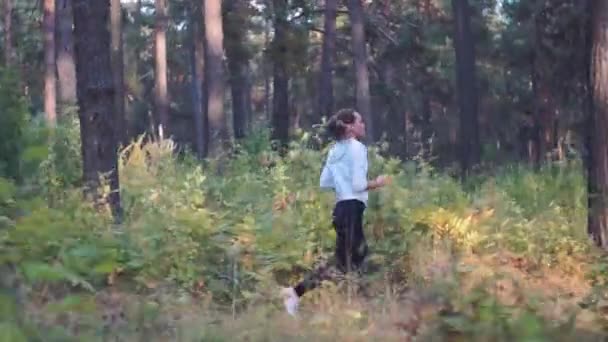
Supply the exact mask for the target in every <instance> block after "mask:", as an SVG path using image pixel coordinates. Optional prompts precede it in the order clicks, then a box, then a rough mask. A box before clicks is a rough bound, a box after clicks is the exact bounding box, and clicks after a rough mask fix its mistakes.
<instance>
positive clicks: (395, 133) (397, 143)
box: [381, 57, 407, 160]
mask: <svg viewBox="0 0 608 342" xmlns="http://www.w3.org/2000/svg"><path fill="white" fill-rule="evenodd" d="M390 58H391V57H387V58H385V59H384V61H383V63H382V67H381V68H382V75H381V77H382V83H384V85H385V87H386V94H385V96H384V99H383V100H384V103H385V104H386V106H387V110H388V113H387V115H386V117H387V119H388V125H387V127H386V128H387V133H388V135H389V139H390V140H389V153H390V154H391V155H393V156H395V157H398V158H402V159H403V160H405V157H406V152H407V149H406V148H407V146H406V141H407V139H406V127H405V115H404V113H403V112H404V110H403V108H404V106H403V103H402V101H401V97H400V96H399V94H398V92H397V86H396V85H395V77H398V74H397V72H396V68H395V65H394V64H393V62H392V60H391V59H390Z"/></svg>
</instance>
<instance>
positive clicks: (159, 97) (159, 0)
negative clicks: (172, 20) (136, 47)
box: [154, 0, 169, 138]
mask: <svg viewBox="0 0 608 342" xmlns="http://www.w3.org/2000/svg"><path fill="white" fill-rule="evenodd" d="M168 21H169V17H168V15H167V0H156V28H155V32H154V40H155V49H156V52H155V53H156V67H155V78H156V85H155V93H156V94H155V109H156V117H157V120H159V123H160V126H161V127H162V128H160V130H159V134H160V133H161V132H162V133H163V136H164V137H165V138H167V137H169V93H168V90H167V26H168Z"/></svg>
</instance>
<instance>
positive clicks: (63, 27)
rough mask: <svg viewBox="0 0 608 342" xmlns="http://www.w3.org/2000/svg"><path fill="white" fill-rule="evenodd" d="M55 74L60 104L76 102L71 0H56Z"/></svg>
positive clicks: (66, 104)
mask: <svg viewBox="0 0 608 342" xmlns="http://www.w3.org/2000/svg"><path fill="white" fill-rule="evenodd" d="M56 6H57V8H56V10H57V27H56V29H57V31H56V37H57V76H58V81H59V82H58V85H59V89H58V90H59V103H60V105H61V106H71V105H75V104H76V65H75V64H74V31H73V25H74V14H73V12H72V0H57V2H56Z"/></svg>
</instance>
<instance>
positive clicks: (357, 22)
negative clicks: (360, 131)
mask: <svg viewBox="0 0 608 342" xmlns="http://www.w3.org/2000/svg"><path fill="white" fill-rule="evenodd" d="M361 1H362V0H348V13H349V16H350V24H351V36H352V38H351V39H352V47H353V55H354V66H355V78H356V84H355V88H356V99H357V111H358V112H359V113H360V114H361V116H362V117H363V120H364V121H365V124H366V126H367V132H368V137H369V140H370V141H374V138H375V137H374V136H373V134H374V127H373V126H374V122H373V119H372V114H371V112H372V110H371V96H370V91H369V70H368V68H367V48H366V39H365V13H364V10H363V4H362V2H361Z"/></svg>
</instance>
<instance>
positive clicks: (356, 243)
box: [295, 199, 368, 296]
mask: <svg viewBox="0 0 608 342" xmlns="http://www.w3.org/2000/svg"><path fill="white" fill-rule="evenodd" d="M364 211H365V204H364V203H363V202H361V201H359V200H355V199H352V200H344V201H340V202H338V203H336V207H335V208H334V212H333V225H334V229H335V230H336V251H335V266H336V268H337V271H339V272H341V273H348V272H352V271H357V270H358V269H359V268H360V267H361V265H362V263H363V261H364V260H365V256H366V255H367V252H368V247H367V242H366V241H365V236H364V234H363V212H364ZM331 278H333V274H332V270H331V266H330V265H328V264H321V265H320V266H319V267H317V268H316V269H315V270H314V271H313V272H311V273H310V274H309V275H308V276H307V277H306V278H305V279H304V280H303V281H302V282H300V283H299V284H298V285H297V286H296V287H295V291H296V293H297V294H298V296H302V295H303V294H304V293H305V292H307V291H309V290H312V289H314V288H315V287H317V286H319V284H320V283H321V282H322V281H323V280H329V279H331Z"/></svg>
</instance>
